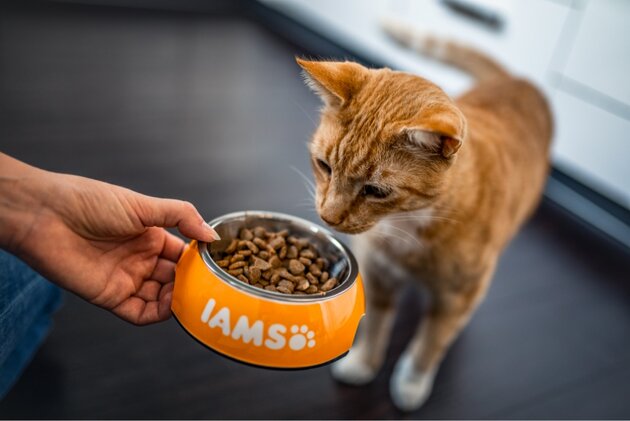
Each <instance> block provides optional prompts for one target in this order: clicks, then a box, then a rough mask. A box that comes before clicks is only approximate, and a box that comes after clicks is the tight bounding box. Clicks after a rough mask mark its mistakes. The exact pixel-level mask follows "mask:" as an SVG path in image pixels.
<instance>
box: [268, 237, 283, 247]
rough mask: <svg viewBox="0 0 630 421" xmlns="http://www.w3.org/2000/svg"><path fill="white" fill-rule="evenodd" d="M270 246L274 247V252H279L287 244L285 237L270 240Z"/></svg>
mask: <svg viewBox="0 0 630 421" xmlns="http://www.w3.org/2000/svg"><path fill="white" fill-rule="evenodd" d="M269 245H270V246H271V247H273V249H274V250H278V249H279V248H282V247H283V246H284V245H285V244H284V237H274V238H272V239H271V240H269Z"/></svg>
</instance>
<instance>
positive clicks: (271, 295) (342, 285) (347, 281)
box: [198, 211, 359, 303]
mask: <svg viewBox="0 0 630 421" xmlns="http://www.w3.org/2000/svg"><path fill="white" fill-rule="evenodd" d="M248 216H254V217H258V218H265V219H275V220H279V221H287V222H292V223H295V224H300V225H303V226H304V227H306V228H308V230H309V231H311V232H313V233H321V234H323V235H324V236H325V237H326V239H327V240H328V241H330V242H331V243H332V244H333V245H334V246H335V247H336V248H337V249H339V250H340V252H341V254H342V256H343V257H344V258H345V259H346V260H347V261H348V273H347V274H346V276H345V277H344V279H343V280H341V281H340V282H339V286H337V287H336V288H333V289H332V290H330V292H326V293H324V294H323V295H315V294H313V295H289V294H282V293H280V292H273V291H267V290H265V289H260V288H256V287H254V286H252V285H249V284H245V283H243V282H242V281H240V280H238V279H236V278H235V277H233V276H232V275H230V274H228V273H227V272H225V271H224V270H223V269H221V268H220V267H219V266H218V265H217V264H216V263H215V262H214V260H213V259H212V256H210V252H209V250H208V243H205V242H199V243H198V244H199V245H198V248H199V255H200V256H201V259H202V260H203V261H204V263H205V264H206V267H207V268H208V269H210V271H211V272H212V273H213V274H214V275H216V276H217V277H218V278H219V279H220V280H222V281H223V282H225V283H227V284H228V285H230V286H232V287H234V288H236V289H238V290H240V291H243V292H246V293H249V294H252V295H254V296H256V297H257V298H268V299H270V300H273V301H281V302H289V303H313V302H318V301H327V300H329V299H331V298H334V297H336V296H338V295H341V294H343V293H344V292H345V291H347V290H348V289H349V288H350V287H351V286H352V285H354V283H355V282H356V280H357V277H358V275H359V270H358V266H357V261H356V259H355V258H354V256H353V255H352V252H351V251H350V249H348V247H347V246H346V245H345V244H343V243H342V242H341V241H339V240H337V239H336V238H335V237H334V236H333V234H332V233H331V232H330V231H328V230H327V229H325V228H323V227H321V226H319V225H317V224H314V223H313V222H310V221H307V220H306V219H302V218H298V217H297V216H292V215H287V214H284V213H279V212H271V211H241V212H232V213H228V214H226V215H223V216H220V217H218V218H215V219H213V220H212V221H210V222H208V224H209V225H210V226H211V227H212V228H216V227H217V226H219V225H220V224H221V223H224V222H227V221H230V220H232V219H236V218H239V219H240V218H247V217H248Z"/></svg>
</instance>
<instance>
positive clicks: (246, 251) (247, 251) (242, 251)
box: [237, 250, 252, 257]
mask: <svg viewBox="0 0 630 421" xmlns="http://www.w3.org/2000/svg"><path fill="white" fill-rule="evenodd" d="M237 254H240V255H242V256H245V257H248V256H251V255H252V251H251V250H239V251H238V252H237Z"/></svg>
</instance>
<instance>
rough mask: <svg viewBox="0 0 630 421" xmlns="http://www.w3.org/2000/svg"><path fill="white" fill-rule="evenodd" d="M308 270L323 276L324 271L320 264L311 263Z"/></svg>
mask: <svg viewBox="0 0 630 421" xmlns="http://www.w3.org/2000/svg"><path fill="white" fill-rule="evenodd" d="M308 271H309V272H311V273H312V274H313V275H315V276H321V274H322V271H321V270H319V266H317V265H316V264H312V265H310V266H309V267H308Z"/></svg>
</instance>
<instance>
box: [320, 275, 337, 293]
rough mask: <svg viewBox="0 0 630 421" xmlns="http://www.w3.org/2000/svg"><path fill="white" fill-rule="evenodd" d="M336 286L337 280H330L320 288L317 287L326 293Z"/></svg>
mask: <svg viewBox="0 0 630 421" xmlns="http://www.w3.org/2000/svg"><path fill="white" fill-rule="evenodd" d="M336 286H337V278H330V279H329V280H327V281H326V282H325V283H324V284H323V285H322V286H321V287H319V290H320V291H324V292H326V291H330V290H331V289H333V288H334V287H336Z"/></svg>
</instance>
